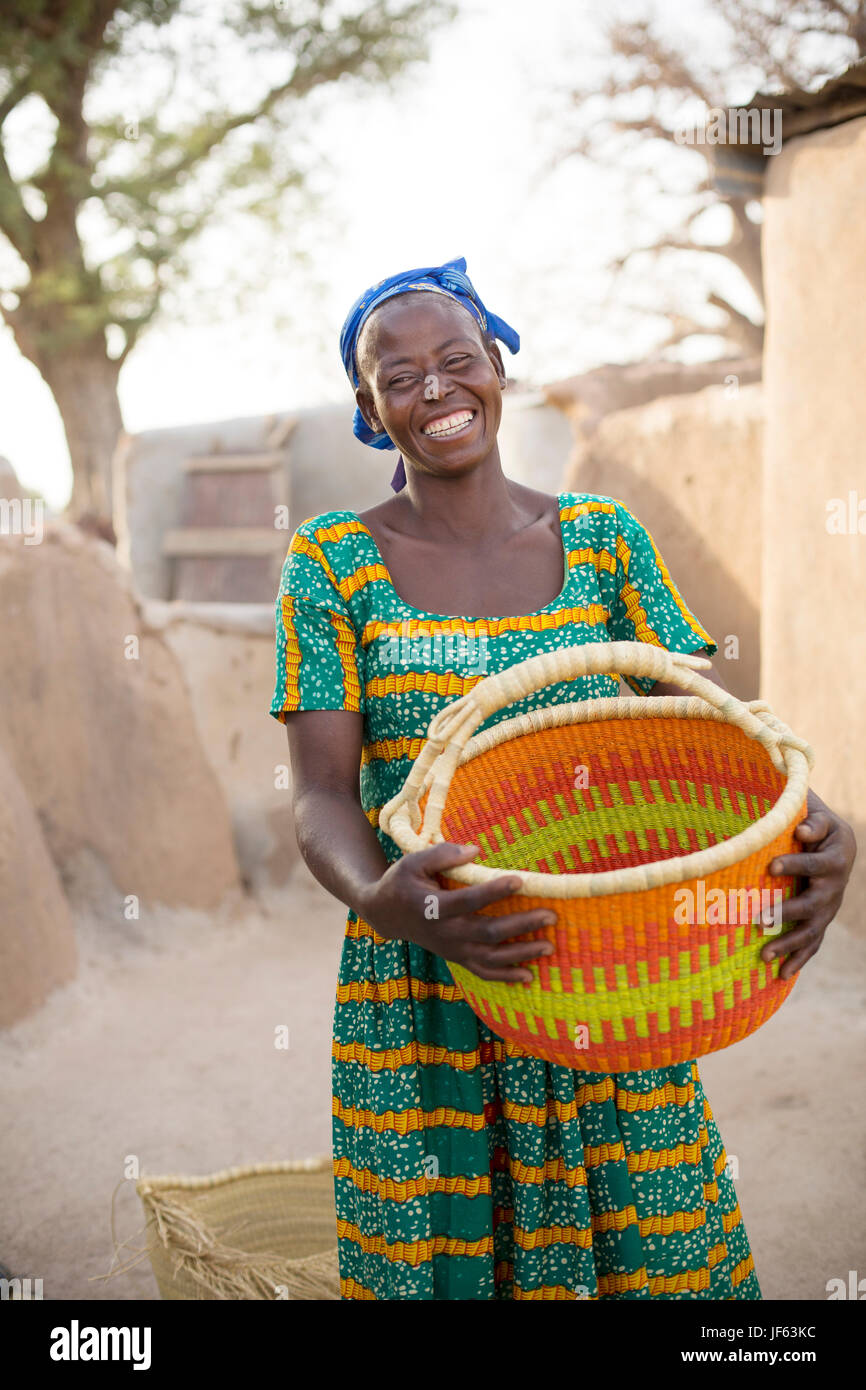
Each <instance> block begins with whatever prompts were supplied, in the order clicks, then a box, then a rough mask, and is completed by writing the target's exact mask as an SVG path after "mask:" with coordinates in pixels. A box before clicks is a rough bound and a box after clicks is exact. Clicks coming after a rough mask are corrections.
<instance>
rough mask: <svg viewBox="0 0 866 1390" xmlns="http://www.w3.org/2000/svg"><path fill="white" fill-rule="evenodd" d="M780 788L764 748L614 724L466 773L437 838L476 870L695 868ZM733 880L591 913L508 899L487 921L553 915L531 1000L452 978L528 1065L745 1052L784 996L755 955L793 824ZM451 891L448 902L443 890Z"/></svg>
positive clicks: (534, 740) (644, 1062) (658, 1063)
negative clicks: (743, 1045)
mask: <svg viewBox="0 0 866 1390" xmlns="http://www.w3.org/2000/svg"><path fill="white" fill-rule="evenodd" d="M783 786H784V778H783V777H782V776H781V774H780V773H779V772H778V771H777V770H776V769H775V768H774V766H773V764H772V762H771V761H770V759H769V757H768V755H767V754H766V753H765V752H764V750H763V748H761V747H760V745H759V744H757V743H755V742H754V741H753V740H752V739H749V738H748V737H747V736H746V735H745V734H743V733H742V732H741V731H740V730H739V729H737V728H735V727H734V726H732V725H729V724H725V723H719V722H716V721H710V720H697V719H696V720H691V719H664V718H658V719H647V720H643V721H641V722H640V724H637V722H636V721H632V720H628V719H622V720H610V721H607V722H604V723H601V722H599V723H592V722H590V723H585V724H581V725H566V726H562V727H559V728H551V729H545V730H541V731H539V732H537V733H531V734H526V735H523V736H521V737H520V738H516V739H513V740H510V741H509V742H506V743H502V744H499V745H497V746H496V747H494V748H491V749H489V750H488V751H487V752H485V753H482V754H481V755H479V756H478V757H476V758H474V759H472V760H471V761H469V762H467V763H465V764H463V765H462V766H461V767H459V768H458V769H457V771H456V773H455V775H454V778H453V780H452V783H451V788H450V791H449V795H448V802H447V805H446V808H445V814H444V816H443V821H442V831H443V834H444V836H445V838H446V839H447V840H452V841H456V842H459V843H473V844H478V845H479V847H480V848H481V854H480V856H479V861H480V862H482V863H485V864H487V865H491V866H495V867H501V868H502V870H503V872H504V871H506V870H507V869H509V868H519V869H531V870H535V871H537V872H542V873H551V874H558V873H597V872H599V871H601V870H606V869H614V868H619V867H624V866H627V865H632V864H641V863H649V862H653V861H656V860H661V859H668V858H671V857H674V856H683V855H688V854H691V853H694V852H695V851H697V850H699V849H703V848H705V847H706V846H708V845H712V844H716V843H718V842H719V841H720V840H724V839H728V838H730V837H731V836H732V835H734V834H736V833H738V832H739V831H741V830H744V829H746V828H747V826H749V825H750V824H752V823H753V822H754V821H755V820H758V819H759V818H760V817H761V816H763V815H764V814H765V813H766V812H767V810H769V808H770V807H771V806H772V805H773V804H774V803H775V802H776V801H777V800H778V797H779V795H780V794H781V791H782V789H783ZM805 814H806V807H805V804H804V806H803V807H802V808H801V811H800V812H799V813H798V815H797V816H796V817H795V818H794V819H793V820H792V821H791V824H790V825H789V826H788V828H787V829H786V830H785V831H784V832H783V833H782V834H780V835H779V836H777V837H776V839H775V840H774V841H773V842H772V843H771V844H769V845H768V846H766V847H765V848H764V849H762V850H761V851H759V852H758V853H756V854H753V855H751V856H748V857H746V858H744V859H743V860H741V861H740V862H738V863H736V864H734V865H733V866H731V867H729V868H726V869H723V870H720V871H718V872H716V873H713V874H710V875H707V876H706V877H705V878H703V879H700V880H698V879H688V880H685V881H683V882H679V883H674V884H668V885H666V886H664V887H660V888H654V889H646V890H644V891H642V892H635V893H618V894H613V895H607V896H601V897H594V898H566V899H562V898H557V899H552V898H551V899H545V898H530V897H527V896H524V895H522V894H516V895H514V896H513V897H511V898H507V899H503V900H502V901H500V902H499V903H496V904H493V905H492V906H490V907H489V908H486V909H485V911H486V912H488V913H490V914H491V915H494V916H500V915H505V914H507V913H509V912H518V911H525V910H527V909H530V908H535V907H548V908H550V909H551V910H552V911H553V912H555V913H556V915H557V919H558V920H557V923H556V925H555V926H553V927H550V928H547V929H545V930H543V931H541V932H537V933H533V936H534V937H538V936H545V937H547V938H548V939H549V940H551V941H552V942H553V943H554V946H555V952H554V954H553V955H552V956H549V957H547V958H544V959H542V960H540V961H539V962H537V963H534V964H533V965H532V970H533V977H534V978H533V983H532V985H530V986H527V987H524V986H522V985H509V984H502V983H499V982H494V981H486V980H481V979H479V977H478V976H476V975H474V974H472V973H471V972H470V971H468V970H466V969H465V968H463V967H461V966H459V965H456V964H454V963H452V962H449V965H450V967H451V970H452V973H453V975H454V979H455V981H456V982H457V984H458V985H459V987H460V989H461V991H462V993H463V995H464V997H465V998H466V1000H467V1002H468V1003H469V1004H470V1005H471V1007H472V1008H473V1009H474V1010H475V1012H476V1013H477V1014H478V1015H479V1017H480V1018H482V1019H483V1020H484V1022H485V1023H487V1025H488V1026H489V1027H490V1028H491V1029H493V1031H494V1032H496V1033H498V1034H499V1035H500V1036H501V1037H504V1038H507V1039H509V1040H510V1041H512V1042H514V1043H517V1044H519V1045H520V1046H521V1047H524V1048H525V1049H526V1051H527V1052H529V1053H531V1054H532V1055H534V1056H540V1057H543V1058H545V1059H546V1060H547V1061H550V1062H555V1063H559V1064H561V1065H564V1066H569V1067H578V1068H583V1069H586V1070H590V1071H600V1072H616V1071H639V1070H645V1069H647V1068H651V1067H666V1066H670V1065H672V1064H674V1063H677V1062H684V1061H687V1060H688V1059H689V1058H692V1057H697V1056H701V1055H703V1054H705V1053H707V1052H713V1051H716V1050H718V1049H719V1048H722V1047H727V1046H729V1044H731V1043H733V1042H737V1041H739V1040H740V1039H741V1038H743V1037H746V1036H747V1035H748V1034H749V1033H751V1032H753V1031H754V1030H755V1029H756V1028H758V1027H760V1025H761V1024H762V1023H764V1022H765V1021H766V1019H768V1018H769V1017H770V1016H771V1015H772V1014H773V1013H775V1011H776V1009H778V1008H779V1006H780V1005H781V1003H782V1002H783V1000H784V999H785V998H787V996H788V994H789V993H790V991H791V989H792V988H793V985H794V980H789V981H782V980H780V979H779V974H778V972H779V967H780V962H779V961H778V960H776V961H773V962H772V963H771V964H767V963H765V962H764V961H762V960H761V958H760V951H761V948H762V946H764V945H765V943H766V941H767V940H768V939H769V934H771V933H772V934H778V931H779V930H781V924H779V923H778V921H776V923H775V924H774V923H772V922H770V923H768V924H762V923H761V922H760V921H759V920H757V919H759V918H760V915H761V913H762V911H769V912H770V913H772V912H773V911H774V909H775V910H776V911H778V907H779V904H780V900H781V898H783V897H788V896H791V894H792V893H793V891H794V887H795V880H794V879H792V878H789V877H778V876H771V875H770V874H769V873H768V872H767V871H768V868H769V865H770V863H771V862H772V860H773V858H774V857H776V856H777V855H780V854H788V853H794V852H797V851H798V850H799V848H800V846H799V843H798V842H797V841H796V840H795V839H794V835H793V831H794V827H795V826H796V824H797V823H798V822H799V820H801V819H802V818H803V817H804V816H805ZM442 881H443V884H444V885H445V886H446V887H453V888H458V887H460V886H461V885H459V884H458V883H456V881H453V880H449V879H448V878H447V877H445V876H443V879H442Z"/></svg>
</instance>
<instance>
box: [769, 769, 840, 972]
mask: <svg viewBox="0 0 866 1390" xmlns="http://www.w3.org/2000/svg"><path fill="white" fill-rule="evenodd" d="M808 808H809V813H808V815H807V817H806V819H805V820H803V821H800V823H799V825H798V826H797V828H796V830H795V831H794V834H795V835H796V836H797V839H798V840H801V841H802V843H803V850H802V851H801V852H800V853H799V854H782V855H779V856H777V858H775V859H774V860H773V861H772V863H771V864H770V873H771V874H790V875H792V876H793V877H796V878H806V879H808V882H807V884H806V886H805V887H804V888H803V890H802V891H801V892H799V893H797V894H796V896H795V897H793V898H786V899H785V901H784V902H783V903H782V906H781V911H780V917H781V920H782V921H783V922H795V921H796V922H799V923H800V925H799V926H797V927H794V928H793V929H792V930H791V931H786V932H785V933H784V934H783V935H782V936H779V937H777V938H776V940H775V941H773V942H769V943H768V944H767V945H766V946H765V947H764V948H763V949H762V951H761V957H762V959H763V960H766V961H769V960H773V959H774V958H775V957H776V956H787V960H785V962H784V963H783V965H782V966H781V968H780V970H779V976H780V978H781V979H783V980H789V979H790V978H791V976H792V975H795V974H796V973H797V971H798V970H799V969H800V968H801V966H803V965H805V964H806V961H807V960H809V958H810V957H811V956H814V954H815V952H816V951H817V949H818V947H819V946H820V945H821V942H822V941H823V940H824V933H825V931H826V930H827V928H828V926H829V925H830V923H831V922H832V920H833V918H834V917H835V916H836V913H837V912H838V911H839V907H840V905H841V902H842V897H843V895H844V892H845V885H846V883H847V882H848V878H849V875H850V873H851V867H852V865H853V863H854V859H855V857H856V854H857V842H856V840H855V839H854V832H853V830H852V829H851V827H850V825H849V824H848V822H847V821H844V820H843V819H842V817H841V816H837V815H836V813H835V812H834V811H831V810H830V808H829V806H825V805H824V802H823V801H822V800H821V798H820V797H819V796H816V795H815V793H814V792H812V791H810V792H809V799H808Z"/></svg>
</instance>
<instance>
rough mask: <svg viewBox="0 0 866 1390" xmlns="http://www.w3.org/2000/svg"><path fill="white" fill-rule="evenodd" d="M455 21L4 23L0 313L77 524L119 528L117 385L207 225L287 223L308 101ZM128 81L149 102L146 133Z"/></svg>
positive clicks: (151, 17)
mask: <svg viewBox="0 0 866 1390" xmlns="http://www.w3.org/2000/svg"><path fill="white" fill-rule="evenodd" d="M453 15H454V9H453V7H452V6H451V5H450V4H448V3H447V0H271V2H270V3H269V2H268V0H231V3H229V4H226V3H222V4H220V5H218V6H213V5H210V6H208V4H207V0H12V3H7V4H6V5H5V6H4V7H3V8H2V10H0V232H2V234H3V236H4V237H5V239H6V243H7V247H6V249H7V251H8V250H9V248H11V249H12V251H13V252H14V257H13V258H12V259H13V263H14V269H13V273H12V275H11V276H10V277H9V279H8V282H7V284H6V285H5V286H4V293H3V294H2V296H0V313H2V316H3V318H4V319H5V321H6V323H7V324H8V325H9V326H10V328H11V330H12V333H13V334H14V337H15V341H16V343H17V345H18V347H19V348H20V350H21V352H22V353H23V354H24V355H25V356H26V357H27V358H28V359H29V360H30V361H31V362H33V363H34V364H35V366H36V367H37V368H38V369H39V371H40V372H41V374H42V376H43V378H44V380H45V381H46V383H47V385H48V387H49V388H50V390H51V392H52V394H53V396H54V399H55V401H56V403H57V406H58V409H59V411H60V414H61V417H62V420H63V424H64V428H65V432H66V438H67V442H68V445H69V453H70V457H71V460H72V469H73V479H74V481H73V493H72V499H71V503H70V510H71V511H72V513H73V515H80V514H82V513H85V512H90V513H96V514H98V515H101V516H102V517H106V516H109V515H110V512H111V458H112V454H113V452H114V447H115V444H116V441H117V438H118V436H119V434H120V432H121V430H122V427H123V422H122V419H121V411H120V405H119V401H118V394H117V384H118V375H119V373H120V370H121V368H122V366H123V364H124V362H125V361H126V360H127V358H128V356H129V354H130V353H131V352H132V350H133V349H134V347H135V345H136V343H137V342H138V341H139V339H140V337H141V335H142V333H143V332H144V331H145V329H146V328H147V326H148V325H149V324H151V323H152V322H153V321H154V319H155V318H156V316H157V314H158V313H159V310H160V306H161V303H162V302H163V299H164V296H165V293H166V290H167V288H168V287H170V286H172V285H173V284H177V283H178V282H179V281H182V279H183V277H184V276H185V275H187V274H188V273H189V266H190V257H191V254H192V251H193V248H194V246H195V242H196V238H197V237H198V236H199V234H200V233H201V232H202V230H203V228H204V227H205V225H206V224H207V223H208V222H210V221H211V219H213V218H214V217H215V216H216V215H218V213H219V211H220V209H221V208H224V207H225V206H226V204H227V201H228V203H230V204H231V205H232V206H234V207H236V208H237V207H239V206H242V207H243V209H244V210H245V211H248V212H249V213H251V214H253V215H267V214H270V215H272V216H273V215H274V213H275V211H278V209H279V206H280V198H281V196H282V195H283V194H286V193H287V191H289V190H298V189H301V188H302V186H303V183H304V178H303V173H302V172H301V171H300V170H299V168H298V167H297V165H296V163H295V161H294V160H293V158H292V153H291V148H290V142H289V141H288V140H287V139H286V138H285V135H286V132H287V130H289V131H291V132H292V133H294V132H295V130H296V129H298V128H299V127H300V126H301V124H302V122H303V120H304V113H305V110H306V109H307V107H308V106H309V103H310V100H311V99H312V94H313V93H315V92H317V91H319V90H320V89H323V88H327V87H332V86H334V85H335V84H336V83H338V82H343V81H344V80H346V79H354V80H355V81H357V82H358V83H366V84H376V83H383V82H388V81H390V80H391V79H393V78H394V77H395V76H396V74H398V73H399V72H400V71H401V70H402V69H403V68H404V67H405V66H406V65H407V64H409V63H412V62H415V61H419V60H422V59H423V58H424V57H426V51H427V39H428V36H429V34H430V32H431V31H432V29H433V28H434V26H435V25H437V24H438V23H440V22H442V21H443V20H445V19H448V18H452V17H453ZM238 69H240V73H239V74H238V72H237V70H238ZM130 84H131V85H132V86H133V87H134V91H135V97H136V104H137V105H138V106H140V107H142V108H143V109H142V110H141V113H140V114H137V115H136V116H135V118H134V119H133V120H130V117H129V114H128V111H125V110H124V109H123V102H124V93H125V92H128V90H129V86H130ZM148 84H150V88H148ZM232 88H234V89H235V91H234V92H233V91H232ZM34 114H35V115H36V116H37V117H41V118H42V121H41V124H42V126H44V128H45V130H46V131H47V132H48V134H47V136H46V139H45V149H44V151H43V150H40V151H39V153H38V156H37V157H36V158H35V159H34V160H33V161H32V167H31V168H29V169H28V170H27V171H26V172H25V173H23V174H22V173H21V172H20V171H19V172H17V175H16V173H15V172H13V166H14V163H15V161H14V160H13V159H12V152H11V149H10V143H11V142H10V141H9V139H8V132H9V130H10V128H11V127H12V125H13V124H14V123H15V121H19V122H21V123H23V122H24V121H25V120H26V119H27V118H28V117H29V118H30V125H31V127H32V125H33V120H32V118H33V116H34ZM29 143H30V146H31V149H35V148H36V147H37V145H38V143H39V140H38V138H37V136H36V135H33V136H31V137H30V142H29Z"/></svg>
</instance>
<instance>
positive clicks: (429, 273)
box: [340, 256, 520, 492]
mask: <svg viewBox="0 0 866 1390" xmlns="http://www.w3.org/2000/svg"><path fill="white" fill-rule="evenodd" d="M413 290H431V291H432V292H433V293H435V294H447V295H449V296H450V298H451V299H456V300H457V302H458V304H462V305H463V306H464V308H466V309H468V310H469V312H470V313H471V314H472V315H473V316H474V318H475V319H477V321H478V323H479V324H480V326H481V329H482V331H483V332H485V333H488V334H490V336H491V337H493V338H499V339H500V341H501V342H503V343H504V344H505V346H506V347H507V348H508V349H509V351H510V352H512V353H515V352H519V351H520V336H519V334H517V333H515V331H514V329H513V328H511V327H510V326H509V325H508V324H507V323H506V322H505V321H504V320H503V319H500V318H497V316H496V314H491V313H490V311H489V310H488V309H486V308H485V306H484V304H483V303H482V302H481V299H480V298H479V296H478V293H477V291H476V289H475V286H474V285H473V284H472V281H471V280H470V279H469V276H468V275H467V274H466V259H465V257H463V256H459V257H457V258H456V259H455V260H453V261H445V262H444V263H443V264H442V265H428V266H420V267H418V268H416V269H415V270H404V271H401V273H400V274H399V275H390V276H389V277H388V278H387V279H385V280H380V281H379V282H378V284H376V285H372V286H371V287H370V288H369V289H367V290H365V291H364V293H363V294H362V295H360V296H359V298H358V299H356V300H355V303H354V304H353V305H352V308H351V309H350V310H349V313H348V314H347V316H346V321H345V323H344V324H343V327H342V329H341V332H340V355H341V357H342V359H343V366H344V368H345V369H346V375H347V376H348V378H349V380H350V381H351V383H352V385H353V386H354V387H356V388H357V387H358V385H359V384H360V376H359V373H358V362H357V357H356V352H357V347H358V339H359V338H360V336H361V329H362V328H363V326H364V324H365V323H366V321H367V319H368V318H369V317H370V315H371V314H372V312H373V310H374V309H377V308H378V307H379V305H380V304H383V303H384V302H385V300H386V299H392V298H393V297H394V296H395V295H398V294H409V293H410V292H411V291H413ZM352 431H353V433H354V435H355V437H356V439H360V440H361V442H362V443H363V444H369V445H370V446H371V448H373V449H394V448H396V445H395V444H394V441H393V440H392V439H391V437H390V435H387V434H385V432H384V430H372V429H371V428H370V426H369V425H368V424H367V422H366V420H365V419H364V417H363V415H362V414H361V411H360V409H359V407H358V406H356V407H355V416H354V419H353V421H352ZM405 484H406V474H405V472H404V470H403V459H402V457H401V459H400V462H399V464H398V467H397V472H396V473H395V474H394V478H393V480H392V483H391V486H392V487H393V488H394V490H395V492H399V491H400V489H401V488H402V487H404V486H405Z"/></svg>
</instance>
